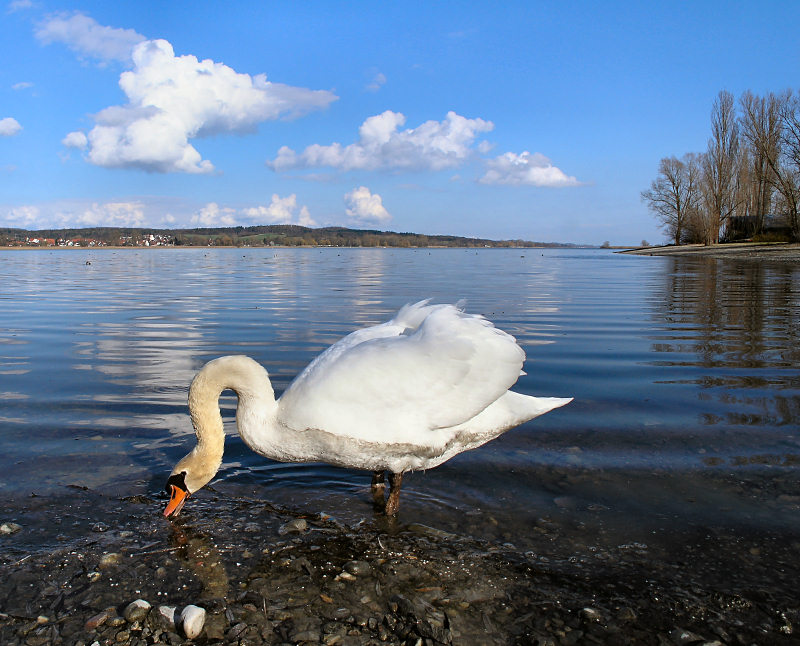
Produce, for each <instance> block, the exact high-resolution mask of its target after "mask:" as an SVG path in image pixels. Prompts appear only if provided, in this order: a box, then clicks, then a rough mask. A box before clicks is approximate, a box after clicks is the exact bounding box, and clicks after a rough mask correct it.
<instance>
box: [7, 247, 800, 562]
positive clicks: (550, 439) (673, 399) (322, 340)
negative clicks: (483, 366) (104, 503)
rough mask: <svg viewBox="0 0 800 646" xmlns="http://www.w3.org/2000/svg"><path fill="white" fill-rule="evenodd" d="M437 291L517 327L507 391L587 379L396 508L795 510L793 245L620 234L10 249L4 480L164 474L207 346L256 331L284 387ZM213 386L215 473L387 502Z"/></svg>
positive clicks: (184, 428) (308, 497) (359, 512)
mask: <svg viewBox="0 0 800 646" xmlns="http://www.w3.org/2000/svg"><path fill="white" fill-rule="evenodd" d="M423 298H431V299H433V301H434V302H456V301H458V300H461V299H465V300H466V308H467V310H468V311H470V312H477V313H481V314H483V315H485V316H486V317H488V318H489V319H491V320H492V321H493V322H494V323H495V324H496V325H497V326H498V327H500V328H502V329H504V330H506V331H508V332H510V333H511V334H513V335H514V336H515V337H516V338H517V340H518V342H519V343H520V345H521V346H522V347H523V348H524V349H525V352H526V353H527V357H528V359H527V362H526V364H525V372H526V373H527V374H526V375H525V376H522V377H521V378H520V380H519V381H518V383H517V385H516V386H515V389H516V390H518V391H520V392H523V393H528V394H534V395H542V396H572V397H574V398H575V401H574V402H573V403H572V404H570V405H569V406H566V407H564V408H562V409H559V410H556V411H553V412H551V413H549V414H547V415H545V416H543V417H541V418H538V419H536V420H534V421H532V422H529V423H527V424H525V425H523V426H521V427H519V428H517V429H515V430H513V431H510V432H509V433H507V434H505V435H504V436H502V437H501V438H499V439H497V440H495V441H493V442H492V443H490V444H488V445H486V446H484V447H482V448H480V449H477V450H475V451H472V452H469V453H465V454H462V455H461V456H458V457H456V458H454V459H453V460H451V461H450V462H448V463H446V464H445V465H442V466H441V467H438V468H437V469H434V470H431V471H429V472H424V473H417V474H413V475H411V476H409V477H408V478H407V480H406V483H405V486H404V492H403V497H402V507H401V515H405V516H406V517H407V518H414V519H419V518H425V519H427V521H428V522H429V523H431V524H435V525H437V526H442V527H445V528H448V529H452V530H458V531H463V532H467V533H474V534H477V535H482V536H490V537H493V538H498V539H502V540H506V541H512V542H514V543H515V544H518V545H520V546H523V547H524V544H525V540H526V539H525V537H526V536H528V535H530V534H531V533H532V532H533V531H535V527H536V524H537V523H541V522H542V519H543V518H546V519H550V520H552V521H553V522H559V523H563V524H564V526H565V527H574V528H576V530H575V531H579V530H580V531H587V528H589V529H590V530H591V531H595V530H596V531H597V532H600V533H603V534H604V535H608V537H609V539H608V540H610V541H617V540H618V539H619V540H622V538H621V537H627V538H628V539H630V538H632V537H634V538H635V537H637V536H638V537H639V538H642V537H646V536H647V535H649V534H651V533H652V532H653V531H654V528H656V529H657V528H660V527H663V526H665V525H668V526H670V527H686V528H692V527H698V526H707V525H709V524H712V525H718V526H723V527H729V528H750V529H753V528H755V529H763V530H765V531H781V532H783V531H787V532H790V533H791V532H796V530H798V529H800V514H798V511H799V510H800V491H798V488H797V485H796V482H797V476H798V469H800V433H799V432H798V422H797V420H798V419H800V368H799V367H798V366H800V339H798V336H800V266H798V265H796V264H795V265H791V264H789V265H787V264H780V263H770V262H753V261H735V260H724V261H723V260H713V259H703V258H641V257H629V256H619V255H616V254H613V253H611V252H609V251H606V250H552V249H548V250H536V249H525V250H499V249H480V250H475V249H469V250H465V249H439V250H424V249H417V250H413V249H408V250H405V249H166V250H155V249H152V250H88V249H87V250H53V251H44V250H37V251H0V468H1V469H2V473H3V477H2V479H1V480H0V494H2V495H3V496H4V497H5V498H6V499H11V498H16V497H18V498H23V497H26V496H29V495H30V494H31V493H35V494H37V495H38V496H69V486H70V485H78V486H82V487H89V488H90V489H93V490H102V491H104V492H109V493H112V494H114V495H117V496H119V497H123V496H130V495H134V494H154V493H155V492H157V491H158V490H160V489H161V488H162V487H163V485H164V482H165V480H166V477H167V475H168V474H169V472H170V470H171V468H172V466H173V464H174V463H175V462H176V461H177V460H178V459H179V458H180V457H182V456H183V455H184V454H185V453H186V452H187V451H188V450H189V449H190V448H191V446H192V445H193V441H194V438H193V433H192V429H191V425H190V423H189V419H188V415H187V408H186V393H187V389H188V384H189V382H190V381H191V379H192V377H193V375H194V374H195V372H196V371H197V370H198V369H199V368H200V367H201V366H202V365H203V364H204V363H205V362H206V361H208V360H209V359H212V358H214V357H217V356H220V355H223V354H231V353H243V354H248V355H250V356H252V357H253V358H255V359H256V360H257V361H259V362H261V363H262V364H263V365H264V366H265V367H266V368H267V370H268V371H269V373H270V376H271V378H272V381H273V385H274V387H275V390H276V394H280V393H281V392H282V391H283V390H284V389H285V388H286V386H287V385H288V384H289V382H290V381H291V379H292V378H293V377H294V376H295V375H296V374H297V373H298V372H300V370H302V368H303V367H304V366H305V365H307V363H308V362H309V361H310V360H311V359H312V358H313V357H314V356H316V355H317V354H318V353H319V352H320V351H322V350H323V349H324V348H325V347H327V346H328V345H329V344H331V343H333V342H335V341H336V340H337V339H338V338H340V337H341V336H343V335H345V334H346V333H348V332H349V331H351V330H353V329H355V328H358V327H362V326H366V325H372V324H375V323H379V322H382V321H384V320H386V319H388V318H390V317H391V316H392V315H393V313H394V312H395V311H396V310H397V309H398V308H399V307H401V306H402V305H403V304H405V303H408V302H414V301H417V300H420V299H423ZM222 406H223V412H224V417H225V419H226V430H227V432H228V433H229V434H230V436H229V438H228V440H227V444H226V454H225V459H224V462H223V466H222V469H221V470H220V473H219V476H218V479H217V480H216V481H215V482H214V483H213V484H212V486H213V487H214V488H215V489H216V491H218V492H222V493H223V494H229V495H231V496H246V497H247V496H249V497H254V498H257V499H264V500H268V501H270V502H273V503H274V504H276V505H284V506H288V507H291V508H294V509H299V510H307V511H309V512H318V511H321V510H325V511H328V512H329V513H332V514H334V515H335V516H339V517H342V518H343V519H346V520H353V519H358V518H359V517H369V516H370V515H371V514H372V508H371V505H370V499H369V496H368V482H369V478H368V475H367V474H365V473H362V472H358V471H348V470H344V469H338V468H333V467H328V466H326V465H286V464H278V463H274V462H270V461H268V460H265V459H264V458H261V457H259V456H257V455H255V454H253V453H252V452H250V451H249V449H247V448H246V447H245V446H244V444H243V443H242V442H241V440H240V439H239V438H238V436H236V435H235V426H234V422H233V408H234V406H235V399H234V398H233V397H229V396H224V397H223V399H222ZM198 495H202V494H198ZM157 511H158V510H154V513H156V512H157Z"/></svg>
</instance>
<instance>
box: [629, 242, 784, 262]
mask: <svg viewBox="0 0 800 646" xmlns="http://www.w3.org/2000/svg"><path fill="white" fill-rule="evenodd" d="M615 253H620V254H626V255H631V256H677V257H689V256H693V257H705V258H723V259H725V258H732V259H737V260H738V259H746V260H775V261H779V262H800V244H799V243H794V242H730V243H723V244H715V245H709V246H706V245H702V244H688V245H679V246H676V245H665V246H661V247H638V248H635V249H625V250H623V251H617V252H615Z"/></svg>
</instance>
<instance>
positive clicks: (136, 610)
mask: <svg viewBox="0 0 800 646" xmlns="http://www.w3.org/2000/svg"><path fill="white" fill-rule="evenodd" d="M150 608H151V606H150V604H149V603H148V602H147V601H145V600H144V599H136V601H131V602H130V603H129V604H128V605H127V606H126V607H125V610H124V611H123V613H122V615H123V616H124V617H125V619H126V620H127V621H128V622H129V623H133V622H134V621H142V620H144V618H145V617H146V616H147V613H149V612H150Z"/></svg>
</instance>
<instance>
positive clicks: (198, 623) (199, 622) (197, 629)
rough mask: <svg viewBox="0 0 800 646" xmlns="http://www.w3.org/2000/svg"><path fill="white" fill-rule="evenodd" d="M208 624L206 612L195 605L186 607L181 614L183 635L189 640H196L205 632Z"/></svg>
mask: <svg viewBox="0 0 800 646" xmlns="http://www.w3.org/2000/svg"><path fill="white" fill-rule="evenodd" d="M205 622H206V611H205V609H203V608H200V607H199V606H195V605H188V606H186V607H185V608H184V609H183V611H182V612H181V627H182V629H183V634H184V635H186V636H187V637H188V638H189V639H194V638H195V637H197V636H198V635H200V633H201V632H203V625H204V624H205Z"/></svg>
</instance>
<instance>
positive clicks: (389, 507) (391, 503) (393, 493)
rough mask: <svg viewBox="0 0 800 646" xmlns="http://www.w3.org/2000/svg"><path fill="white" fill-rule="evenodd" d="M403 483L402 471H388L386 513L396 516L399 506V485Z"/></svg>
mask: <svg viewBox="0 0 800 646" xmlns="http://www.w3.org/2000/svg"><path fill="white" fill-rule="evenodd" d="M402 484H403V473H402V472H400V473H389V496H388V498H386V515H387V516H396V515H397V510H398V509H399V508H400V486H401V485H402Z"/></svg>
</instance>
